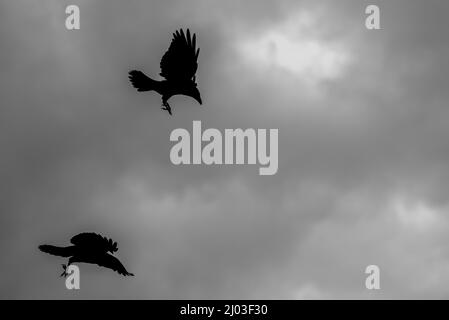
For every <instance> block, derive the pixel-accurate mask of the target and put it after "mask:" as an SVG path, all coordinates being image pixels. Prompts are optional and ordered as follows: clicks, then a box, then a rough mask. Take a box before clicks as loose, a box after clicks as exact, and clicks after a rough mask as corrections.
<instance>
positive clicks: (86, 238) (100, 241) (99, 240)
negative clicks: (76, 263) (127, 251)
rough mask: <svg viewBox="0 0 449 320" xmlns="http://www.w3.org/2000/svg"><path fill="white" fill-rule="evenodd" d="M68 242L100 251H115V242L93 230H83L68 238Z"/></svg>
mask: <svg viewBox="0 0 449 320" xmlns="http://www.w3.org/2000/svg"><path fill="white" fill-rule="evenodd" d="M70 242H71V243H72V244H74V245H75V246H78V247H86V248H89V249H90V250H98V251H101V252H108V251H111V252H115V251H117V250H118V249H117V243H116V242H113V241H112V239H108V238H106V237H103V236H101V235H99V234H97V233H94V232H83V233H80V234H77V235H76V236H74V237H72V239H70Z"/></svg>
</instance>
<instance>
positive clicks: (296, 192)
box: [0, 0, 449, 299]
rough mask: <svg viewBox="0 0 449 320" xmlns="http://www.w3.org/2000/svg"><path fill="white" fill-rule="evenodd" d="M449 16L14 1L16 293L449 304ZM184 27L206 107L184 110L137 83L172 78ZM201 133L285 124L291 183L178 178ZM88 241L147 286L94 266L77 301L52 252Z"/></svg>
mask: <svg viewBox="0 0 449 320" xmlns="http://www.w3.org/2000/svg"><path fill="white" fill-rule="evenodd" d="M187 3H188V4H189V5H187ZM69 4H76V5H79V7H80V10H81V29H80V30H78V31H67V30H66V29H65V19H66V14H65V7H66V6H67V5H69ZM369 4H377V5H379V6H380V9H381V27H382V30H377V31H369V30H367V29H366V28H365V17H366V15H365V8H366V6H367V5H369ZM448 10H449V3H448V2H447V1H445V0H430V1H420V0H382V1H378V0H371V1H368V0H367V1H363V0H344V1H338V2H337V1H331V0H320V1H311V0H310V1H308V0H282V1H279V0H257V1H256V0H248V1H235V0H230V1H211V0H189V1H184V0H173V1H166V0H164V1H144V0H130V1H118V0H117V1H111V0H96V1H88V0H71V1H67V0H64V1H56V0H41V1H31V0H28V1H27V0H14V1H12V0H1V1H0V43H1V50H0V74H1V76H0V84H1V85H0V96H1V104H0V112H1V117H0V123H1V125H0V150H1V157H0V177H1V179H0V188H1V193H0V208H1V210H0V250H1V252H2V257H1V260H0V271H1V275H2V276H1V277H0V298H44V299H46V298H62V299H66V298H67V299H68V298H139V299H140V298H146V299H159V298H171V299H179V298H185V299H196V298H217V299H228V298H235V299H239V298H248V299H258V298H264V299H307V298H312V299H313V298H316V299H331V298H342V299H346V298H361V299H370V298H386V299H389V298H449V289H448V288H449V273H448V270H449V217H448V214H449V162H448V160H449V144H448V137H449V110H448V101H449V90H447V89H448V88H447V84H448V83H449V79H448V78H449V60H448V56H449V41H448V40H449V39H448V34H447V30H448V22H447V11H448ZM180 27H190V29H191V30H192V31H194V32H196V33H197V37H198V39H197V41H198V45H199V46H200V47H201V53H200V57H199V70H198V75H197V81H198V85H199V88H200V91H201V93H202V98H203V106H199V105H198V104H197V103H196V102H195V101H194V100H193V99H190V98H187V97H182V96H177V97H174V98H172V99H171V100H170V103H171V105H172V108H173V109H174V116H173V117H169V116H168V115H167V113H166V112H162V111H161V110H160V108H159V107H160V97H159V96H158V95H156V94H154V93H139V94H138V93H137V92H136V91H135V89H134V88H132V87H131V86H130V85H129V82H128V79H127V72H128V71H129V70H131V69H141V70H143V71H144V72H145V73H147V74H148V75H149V76H152V77H154V78H157V75H158V73H159V61H160V58H161V57H162V55H163V54H164V52H165V50H166V49H167V48H168V45H169V43H170V37H171V34H172V33H173V32H174V31H175V30H176V29H178V28H180ZM193 120H201V121H202V125H203V128H217V129H220V130H224V129H225V128H266V129H270V128H276V129H279V171H278V173H277V174H276V175H274V176H259V175H258V166H174V165H173V164H171V162H170V159H169V153H170V148H171V146H172V145H173V143H172V142H170V140H169V136H170V133H171V131H172V130H173V129H176V128H186V129H188V130H191V128H192V121H193ZM89 230H90V231H96V232H100V233H102V234H104V235H107V236H109V237H111V238H113V239H114V240H116V241H117V242H118V243H119V251H118V252H117V255H118V257H119V258H120V259H121V260H122V262H123V263H124V264H125V266H126V267H127V269H128V270H129V271H130V272H133V273H134V274H135V275H136V276H135V277H133V278H124V277H121V276H118V275H117V274H115V273H113V272H112V271H110V270H106V269H101V268H98V267H97V266H93V265H80V269H81V289H80V290H78V291H76V292H74V291H68V290H67V289H66V288H65V285H64V280H63V279H62V278H59V277H58V276H59V274H60V272H61V271H62V268H61V263H63V262H64V260H63V259H62V258H57V257H54V256H49V255H45V254H43V253H41V252H39V251H38V250H37V246H38V245H39V244H42V243H51V244H60V245H65V244H68V240H69V239H70V237H71V236H73V235H75V234H77V233H79V232H82V231H89ZM371 264H375V265H378V266H379V267H380V270H381V290H379V291H376V292H373V291H369V290H367V289H366V288H365V277H366V275H365V273H364V271H365V268H366V266H368V265H371Z"/></svg>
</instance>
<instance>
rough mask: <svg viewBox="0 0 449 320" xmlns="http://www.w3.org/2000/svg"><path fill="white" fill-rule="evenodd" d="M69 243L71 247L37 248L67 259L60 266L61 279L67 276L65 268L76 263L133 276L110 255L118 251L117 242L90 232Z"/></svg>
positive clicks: (50, 246)
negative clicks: (61, 269) (61, 270)
mask: <svg viewBox="0 0 449 320" xmlns="http://www.w3.org/2000/svg"><path fill="white" fill-rule="evenodd" d="M70 242H71V243H72V244H73V245H72V246H68V247H57V246H52V245H48V244H44V245H41V246H39V249H40V250H41V251H42V252H45V253H49V254H52V255H54V256H60V257H66V258H67V257H68V258H69V260H68V262H67V265H65V264H63V265H62V268H63V269H64V272H63V273H62V274H61V277H62V276H64V277H65V276H67V272H66V269H67V267H68V266H69V265H70V264H72V263H76V262H80V263H81V262H84V263H92V264H97V265H99V266H101V267H105V268H109V269H112V270H114V271H116V272H118V273H119V274H122V275H124V276H134V274H132V273H129V272H128V271H126V269H125V267H124V266H123V265H122V263H121V262H120V261H119V260H118V259H117V258H116V257H114V256H113V255H112V254H114V252H116V251H117V250H118V248H117V242H113V241H112V240H111V239H108V238H106V237H103V236H101V235H99V234H96V233H92V232H89V233H87V232H85V233H80V234H78V235H76V236H74V237H73V238H72V239H70ZM108 252H110V253H111V254H109V253H108Z"/></svg>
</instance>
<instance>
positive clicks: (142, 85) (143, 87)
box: [129, 70, 157, 91]
mask: <svg viewBox="0 0 449 320" xmlns="http://www.w3.org/2000/svg"><path fill="white" fill-rule="evenodd" d="M129 81H131V84H132V85H133V87H134V88H136V89H137V91H150V90H154V87H155V84H156V82H157V81H156V80H153V79H151V78H150V77H147V76H146V75H145V74H144V73H143V72H142V71H137V70H132V71H130V72H129Z"/></svg>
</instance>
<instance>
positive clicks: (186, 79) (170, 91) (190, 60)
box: [129, 29, 202, 115]
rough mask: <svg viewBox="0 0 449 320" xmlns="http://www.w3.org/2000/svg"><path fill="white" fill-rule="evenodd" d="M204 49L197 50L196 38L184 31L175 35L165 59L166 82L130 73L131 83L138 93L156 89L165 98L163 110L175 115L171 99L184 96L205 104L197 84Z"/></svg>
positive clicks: (163, 58)
mask: <svg viewBox="0 0 449 320" xmlns="http://www.w3.org/2000/svg"><path fill="white" fill-rule="evenodd" d="M199 53H200V49H199V48H198V49H196V35H195V34H193V37H191V36H190V30H189V29H187V35H186V34H184V31H183V30H182V29H180V30H179V31H176V32H175V33H174V34H173V39H172V41H171V44H170V47H169V48H168V50H167V52H166V53H165V54H164V56H163V57H162V59H161V63H160V68H161V73H160V75H161V76H162V77H164V78H165V80H162V81H157V80H153V79H151V78H150V77H148V76H146V75H145V74H144V73H143V72H142V71H137V70H132V71H130V72H129V80H130V81H131V83H132V85H133V86H134V88H137V91H151V90H154V91H156V92H157V93H159V94H160V95H161V96H162V108H161V109H162V110H167V111H168V113H169V114H170V115H172V111H171V107H170V105H169V104H168V102H167V101H168V99H170V98H171V97H172V96H174V95H177V94H181V95H185V96H189V97H192V98H193V99H195V100H196V101H198V103H199V104H202V101H201V95H200V92H199V90H198V87H197V84H196V78H195V73H196V70H197V69H198V55H199Z"/></svg>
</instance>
